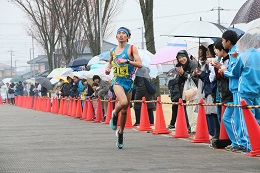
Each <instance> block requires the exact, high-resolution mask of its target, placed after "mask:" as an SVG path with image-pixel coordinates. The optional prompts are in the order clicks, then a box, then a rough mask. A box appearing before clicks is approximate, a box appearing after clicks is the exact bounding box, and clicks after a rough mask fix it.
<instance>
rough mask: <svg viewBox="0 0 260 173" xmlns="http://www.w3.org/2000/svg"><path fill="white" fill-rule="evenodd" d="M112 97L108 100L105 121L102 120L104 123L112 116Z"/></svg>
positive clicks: (107, 122)
mask: <svg viewBox="0 0 260 173" xmlns="http://www.w3.org/2000/svg"><path fill="white" fill-rule="evenodd" d="M111 101H112V98H109V100H108V105H107V114H106V121H105V122H104V124H109V122H110V119H111V117H112V111H113V110H112V109H113V108H112V102H111Z"/></svg>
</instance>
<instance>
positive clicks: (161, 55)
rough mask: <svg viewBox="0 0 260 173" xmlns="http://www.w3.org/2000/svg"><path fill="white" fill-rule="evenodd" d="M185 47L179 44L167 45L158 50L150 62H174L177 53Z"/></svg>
mask: <svg viewBox="0 0 260 173" xmlns="http://www.w3.org/2000/svg"><path fill="white" fill-rule="evenodd" d="M184 49H185V48H184V47H177V46H166V47H164V48H162V49H160V50H158V51H157V52H156V53H155V55H154V56H153V57H152V59H151V62H150V64H151V65H156V64H164V63H167V62H172V61H174V60H175V59H176V55H177V53H178V52H179V51H180V50H184Z"/></svg>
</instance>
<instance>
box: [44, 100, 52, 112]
mask: <svg viewBox="0 0 260 173" xmlns="http://www.w3.org/2000/svg"><path fill="white" fill-rule="evenodd" d="M50 100H51V99H49V98H48V100H47V106H46V110H45V112H51V101H50Z"/></svg>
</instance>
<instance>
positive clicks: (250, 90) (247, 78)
mask: <svg viewBox="0 0 260 173" xmlns="http://www.w3.org/2000/svg"><path fill="white" fill-rule="evenodd" d="M232 73H233V76H234V77H237V78H239V77H240V76H241V77H240V80H239V89H238V92H239V95H240V96H241V97H242V98H243V97H245V98H256V97H260V52H259V51H258V50H256V49H255V48H250V49H248V50H246V51H245V52H243V53H242V54H241V55H240V56H239V58H238V60H237V63H236V65H235V66H234V68H233V71H232Z"/></svg>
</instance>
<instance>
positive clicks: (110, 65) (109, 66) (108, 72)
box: [105, 50, 113, 75]
mask: <svg viewBox="0 0 260 173" xmlns="http://www.w3.org/2000/svg"><path fill="white" fill-rule="evenodd" d="M112 60H113V54H112V51H111V50H110V59H109V61H108V65H107V68H106V71H105V73H106V75H109V74H110V71H111V68H112V64H111V63H112Z"/></svg>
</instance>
